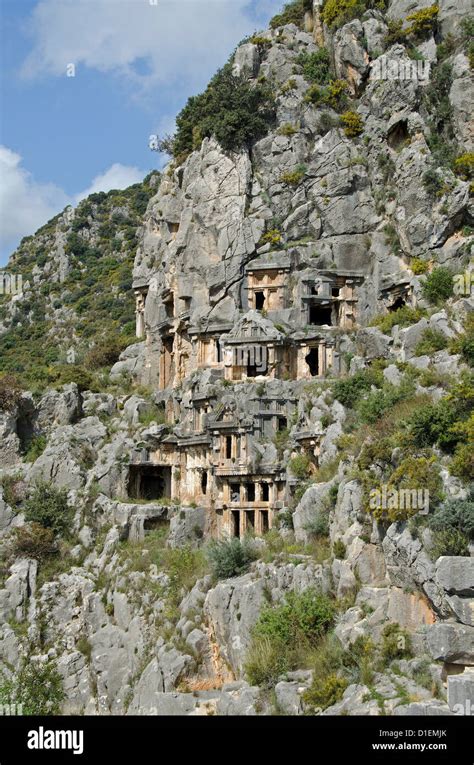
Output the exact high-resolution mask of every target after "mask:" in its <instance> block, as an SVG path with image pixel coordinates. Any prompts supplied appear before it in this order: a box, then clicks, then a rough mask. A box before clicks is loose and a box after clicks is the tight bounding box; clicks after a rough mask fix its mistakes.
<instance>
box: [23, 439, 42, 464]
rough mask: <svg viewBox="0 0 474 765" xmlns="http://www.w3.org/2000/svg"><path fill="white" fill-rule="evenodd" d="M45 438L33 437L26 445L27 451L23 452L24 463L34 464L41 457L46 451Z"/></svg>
mask: <svg viewBox="0 0 474 765" xmlns="http://www.w3.org/2000/svg"><path fill="white" fill-rule="evenodd" d="M46 444H47V440H46V436H43V435H39V436H35V437H34V438H33V439H32V440H31V441H30V443H29V444H28V449H27V450H26V452H25V456H24V459H25V462H35V461H36V460H37V459H38V457H41V455H42V454H43V452H44V450H45V449H46Z"/></svg>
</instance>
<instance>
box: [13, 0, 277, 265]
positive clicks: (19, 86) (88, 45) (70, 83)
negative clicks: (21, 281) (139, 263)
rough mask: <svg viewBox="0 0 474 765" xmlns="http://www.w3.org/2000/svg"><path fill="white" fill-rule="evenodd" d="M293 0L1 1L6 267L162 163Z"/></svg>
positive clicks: (159, 166)
mask: <svg viewBox="0 0 474 765" xmlns="http://www.w3.org/2000/svg"><path fill="white" fill-rule="evenodd" d="M282 5H283V0H0V266H1V265H4V264H5V263H6V262H7V260H8V257H9V255H10V254H11V253H12V252H13V251H14V249H15V248H16V247H17V245H18V244H19V242H20V240H21V238H22V237H23V236H28V235H30V234H33V233H34V232H35V231H36V230H37V229H38V228H39V227H40V226H42V225H43V224H44V223H46V221H48V220H49V219H50V218H52V217H53V216H54V215H56V214H57V213H58V212H60V211H61V210H62V209H63V208H64V207H65V206H66V205H68V204H73V205H76V204H77V203H78V201H80V199H82V198H83V197H84V196H87V195H88V194H90V193H92V192H97V191H109V190H110V189H112V188H115V189H117V188H119V189H121V188H126V187H127V186H130V185H131V184H132V183H137V182H138V181H140V180H142V178H143V177H144V176H145V175H146V174H147V173H148V172H150V170H153V169H157V168H161V167H162V166H163V164H164V162H165V159H166V158H165V157H163V156H162V155H159V154H157V153H156V152H152V151H151V150H150V148H149V137H150V136H151V135H154V134H158V135H163V134H166V133H172V132H173V130H174V122H175V117H176V115H177V114H178V112H179V111H180V109H181V108H182V107H183V106H184V104H185V103H186V101H187V99H188V98H189V96H190V95H193V94H195V93H198V92H200V91H201V90H202V89H203V88H204V87H205V86H206V84H207V82H208V81H209V79H210V77H211V76H212V75H213V74H214V72H215V71H216V70H217V69H218V68H219V67H220V66H221V65H222V64H224V63H225V61H226V60H227V59H228V57H229V56H230V54H231V53H232V51H233V50H234V49H235V47H236V45H237V44H238V43H239V42H240V40H242V39H243V38H244V37H246V36H247V35H249V34H252V33H253V32H254V31H256V30H258V29H264V28H265V27H266V25H267V23H268V21H269V19H270V18H271V17H272V16H273V15H274V14H275V13H277V12H278V11H279V9H280V8H281V6H282Z"/></svg>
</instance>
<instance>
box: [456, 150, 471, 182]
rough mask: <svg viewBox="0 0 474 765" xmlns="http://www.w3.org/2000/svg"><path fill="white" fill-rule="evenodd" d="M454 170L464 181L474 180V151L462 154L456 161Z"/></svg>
mask: <svg viewBox="0 0 474 765" xmlns="http://www.w3.org/2000/svg"><path fill="white" fill-rule="evenodd" d="M454 171H455V173H457V174H458V175H460V176H461V178H462V179H463V180H464V181H472V180H473V178H474V152H472V151H471V152H468V153H466V154H462V155H461V156H460V157H458V158H457V159H456V160H455V161H454Z"/></svg>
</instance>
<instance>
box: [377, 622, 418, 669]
mask: <svg viewBox="0 0 474 765" xmlns="http://www.w3.org/2000/svg"><path fill="white" fill-rule="evenodd" d="M411 656H412V646H411V638H410V635H409V634H408V632H407V631H406V630H404V629H403V628H402V627H400V625H399V624H397V623H396V622H391V623H390V624H387V625H386V626H385V627H384V628H383V630H382V658H383V660H384V661H385V662H386V663H389V662H391V661H393V660H394V659H409V658H411Z"/></svg>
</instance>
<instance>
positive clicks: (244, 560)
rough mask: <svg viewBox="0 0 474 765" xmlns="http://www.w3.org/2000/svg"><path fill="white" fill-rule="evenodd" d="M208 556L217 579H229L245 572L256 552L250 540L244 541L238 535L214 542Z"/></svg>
mask: <svg viewBox="0 0 474 765" xmlns="http://www.w3.org/2000/svg"><path fill="white" fill-rule="evenodd" d="M208 557H209V560H210V563H211V566H212V571H213V573H214V576H215V577H216V579H228V578H229V577H232V576H240V574H244V573H245V572H246V571H247V569H248V567H249V566H250V564H251V562H252V561H253V560H255V558H256V554H255V551H254V550H253V548H252V545H251V543H250V541H249V540H246V539H244V541H243V542H241V541H240V539H237V537H233V538H232V539H229V540H222V541H219V542H214V543H213V544H211V545H210V547H209V550H208Z"/></svg>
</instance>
